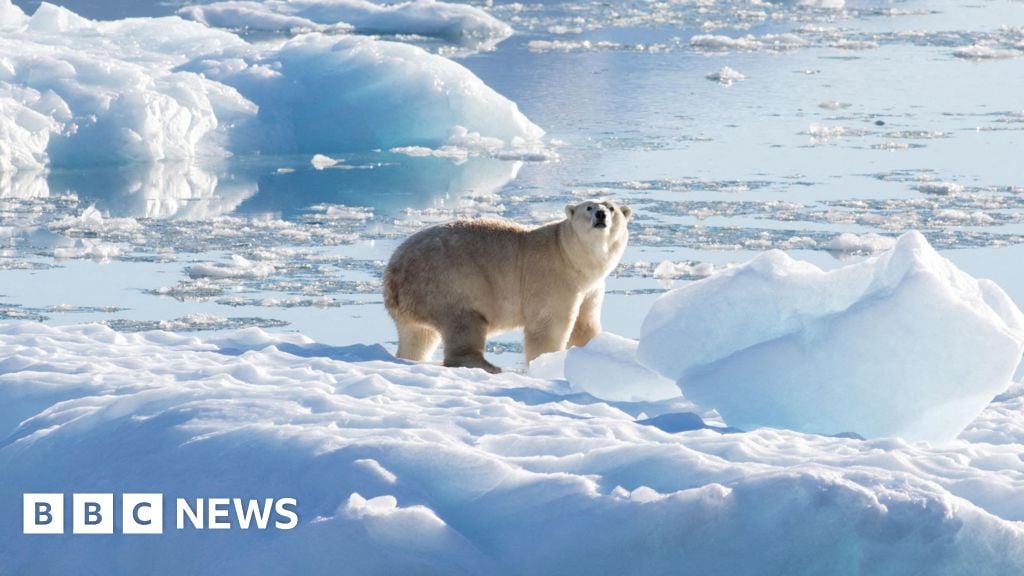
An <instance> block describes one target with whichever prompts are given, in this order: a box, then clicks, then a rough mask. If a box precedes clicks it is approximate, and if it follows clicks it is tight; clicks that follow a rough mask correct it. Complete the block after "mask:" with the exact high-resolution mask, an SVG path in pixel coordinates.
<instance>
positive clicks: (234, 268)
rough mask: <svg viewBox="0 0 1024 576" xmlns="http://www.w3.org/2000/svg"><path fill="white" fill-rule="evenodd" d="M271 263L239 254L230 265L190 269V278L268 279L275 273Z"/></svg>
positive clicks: (210, 263) (235, 255)
mask: <svg viewBox="0 0 1024 576" xmlns="http://www.w3.org/2000/svg"><path fill="white" fill-rule="evenodd" d="M274 270H275V266H274V264H273V263H271V262H253V261H251V260H249V259H248V258H245V257H244V256H240V255H238V254H232V255H231V263H230V264H216V263H212V262H204V263H200V264H193V265H192V266H189V268H188V275H189V277H190V278H193V279H195V278H266V277H267V276H269V275H271V274H273V273H274Z"/></svg>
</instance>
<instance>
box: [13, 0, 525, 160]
mask: <svg viewBox="0 0 1024 576" xmlns="http://www.w3.org/2000/svg"><path fill="white" fill-rule="evenodd" d="M416 5H417V6H423V7H429V6H428V5H433V6H436V7H440V6H441V3H431V2H419V3H417V4H416ZM0 7H2V9H3V11H4V13H5V14H7V17H5V19H4V20H3V22H2V23H0V27H2V28H3V34H0V54H2V55H3V57H2V59H0V113H2V114H0V171H3V172H9V171H14V170H37V169H39V168H41V167H44V166H47V165H48V166H79V165H95V164H124V163H132V162H158V161H193V160H195V159H198V158H220V157H223V156H225V155H230V154H239V153H255V152H261V153H311V154H312V153H333V152H335V151H346V150H374V149H387V148H392V147H398V146H430V147H436V146H439V145H442V144H443V143H444V142H445V141H446V140H447V139H448V137H449V133H450V131H451V130H452V128H453V127H455V126H463V127H465V129H466V130H467V131H468V132H470V133H476V134H479V135H480V136H481V138H490V139H496V140H501V141H502V142H506V143H509V142H512V141H513V140H516V139H519V140H522V141H524V142H531V141H535V140H537V139H539V138H540V137H541V136H542V135H543V131H542V130H541V129H540V128H538V127H537V126H536V125H534V124H533V123H531V122H530V121H529V120H527V119H526V117H525V116H523V115H522V113H520V112H519V110H518V108H517V107H516V105H515V104H514V103H512V102H510V101H509V100H507V99H505V98H504V97H502V96H501V95H499V94H497V93H496V92H494V91H493V90H492V89H490V88H489V87H488V86H487V85H485V84H484V83H483V82H482V81H481V80H480V79H479V78H477V77H476V76H475V75H473V73H472V72H470V71H469V70H467V69H466V68H464V67H463V66H461V65H460V64H457V63H455V62H453V61H452V60H449V59H447V58H443V57H441V56H437V55H433V54H430V53H428V52H426V51H425V50H423V49H421V48H417V47H415V46H411V45H407V44H400V43H395V42H383V41H378V40H375V39H373V38H367V37H338V36H329V35H323V34H305V35H302V36H298V37H296V38H293V39H291V40H288V41H281V42H264V43H254V44H250V43H247V42H245V41H244V40H242V39H241V38H239V37H238V36H236V35H234V34H231V33H229V32H226V31H222V30H215V29H211V28H208V27H206V26H204V25H202V24H199V23H196V22H187V21H184V20H181V19H179V18H176V17H167V18H136V19H127V20H118V21H109V22H93V21H90V20H86V19H84V18H81V17H79V16H77V15H75V14H74V13H72V12H70V11H68V10H66V9H64V8H58V7H56V6H52V5H50V4H45V3H44V4H42V5H41V6H40V7H39V9H38V10H37V11H36V13H35V14H33V15H32V16H31V17H26V16H25V15H24V14H21V13H20V12H19V11H18V9H17V8H15V7H13V6H11V5H10V0H0ZM462 8H466V9H469V8H468V7H463V6H459V7H458V9H462ZM438 9H441V8H438ZM472 10H476V9H472ZM12 15H13V16H12ZM411 103H415V105H411Z"/></svg>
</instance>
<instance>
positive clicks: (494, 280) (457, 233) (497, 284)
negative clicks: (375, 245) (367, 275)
mask: <svg viewBox="0 0 1024 576" xmlns="http://www.w3.org/2000/svg"><path fill="white" fill-rule="evenodd" d="M533 231H534V232H535V231H536V229H533ZM530 234H531V229H530V228H527V227H525V226H522V225H520V224H516V223H514V222H507V221H503V220H459V221H455V222H450V223H447V224H441V225H438V226H432V227H430V228H427V229H425V230H421V231H419V232H417V233H416V234H413V235H412V236H410V237H409V239H407V240H406V241H405V242H403V243H402V245H401V246H399V247H398V249H396V250H395V253H394V255H393V256H392V257H391V261H390V262H389V263H388V267H387V270H386V271H385V274H384V300H385V304H386V305H387V307H388V309H389V311H391V313H392V315H395V314H398V315H400V316H403V317H406V318H408V319H409V320H412V321H416V322H423V323H428V324H437V323H439V322H442V321H443V320H444V318H445V317H448V316H450V315H451V313H452V311H453V310H459V309H464V310H473V311H475V312H477V313H480V314H482V315H483V316H485V317H486V319H487V321H488V323H489V324H491V325H492V327H495V328H498V327H500V326H502V325H508V326H515V325H518V324H520V323H521V321H522V319H521V288H522V287H521V282H522V277H521V271H522V262H521V259H522V257H523V256H524V253H525V252H526V251H524V249H523V247H524V244H525V243H526V242H527V238H528V236H530Z"/></svg>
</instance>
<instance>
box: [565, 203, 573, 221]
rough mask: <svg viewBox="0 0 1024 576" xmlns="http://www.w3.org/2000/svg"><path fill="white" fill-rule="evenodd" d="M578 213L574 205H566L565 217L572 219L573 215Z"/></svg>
mask: <svg viewBox="0 0 1024 576" xmlns="http://www.w3.org/2000/svg"><path fill="white" fill-rule="evenodd" d="M575 213H576V207H575V206H573V205H572V204H566V205H565V217H566V218H572V215H573V214H575Z"/></svg>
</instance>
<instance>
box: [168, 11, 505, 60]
mask: <svg viewBox="0 0 1024 576" xmlns="http://www.w3.org/2000/svg"><path fill="white" fill-rule="evenodd" d="M178 15H179V16H181V17H183V18H187V19H190V20H195V21H197V22H202V23H204V24H207V25H209V26H216V27H218V28H231V29H244V28H248V29H254V30H265V31H280V32H289V31H291V30H295V29H300V30H311V31H328V30H335V31H337V30H339V29H340V30H342V31H344V30H346V29H354V30H355V31H356V32H358V33H360V34H384V35H396V34H415V35H418V36H426V37H431V38H439V39H441V40H446V41H449V42H454V43H456V44H459V45H462V46H467V47H472V48H474V49H493V47H494V46H495V45H496V44H497V43H498V42H501V41H502V40H504V39H506V38H508V37H509V36H511V35H512V28H511V27H510V26H509V25H508V24H505V23H504V22H502V21H500V20H498V19H497V18H495V17H494V16H491V15H490V14H488V13H487V12H484V11H483V10H481V9H480V8H476V7H474V6H468V5H466V4H454V3H450V2H437V1H435V0H412V1H410V2H399V3H397V4H377V3H374V2H368V1H367V0H288V1H283V0H267V1H264V2H253V1H229V2H214V3H211V4H200V5H193V6H186V7H184V8H181V9H180V10H178Z"/></svg>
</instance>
